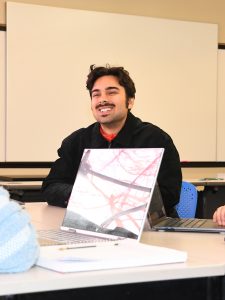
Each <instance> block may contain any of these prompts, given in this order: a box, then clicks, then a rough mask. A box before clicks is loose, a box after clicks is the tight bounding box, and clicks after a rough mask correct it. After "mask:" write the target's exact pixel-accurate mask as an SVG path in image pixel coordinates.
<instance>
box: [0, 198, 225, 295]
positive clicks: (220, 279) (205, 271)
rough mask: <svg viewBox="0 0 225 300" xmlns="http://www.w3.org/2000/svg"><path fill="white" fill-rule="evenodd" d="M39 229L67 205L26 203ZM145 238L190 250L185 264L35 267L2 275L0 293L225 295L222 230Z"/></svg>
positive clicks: (54, 222)
mask: <svg viewBox="0 0 225 300" xmlns="http://www.w3.org/2000/svg"><path fill="white" fill-rule="evenodd" d="M25 209H26V210H27V212H28V213H29V214H30V215H31V220H32V223H33V224H34V225H35V227H36V229H50V228H58V227H59V225H60V224H61V222H62V219H63V216H64V213H65V209H63V208H59V207H54V206H49V205H47V204H46V203H45V202H42V203H26V204H25ZM141 242H143V243H148V244H151V245H156V246H162V247H170V248H173V249H177V250H183V251H187V252H188V260H187V262H185V263H176V264H165V265H158V266H146V267H135V268H134V267H132V268H123V269H111V270H99V271H89V272H74V273H67V274H60V273H57V272H54V271H50V270H46V269H43V268H40V267H37V266H35V267H33V268H31V269H30V270H29V271H27V272H24V273H20V274H1V275H0V295H8V294H10V295H12V294H16V295H17V298H16V299H43V298H46V299H57V298H58V297H59V298H61V297H64V296H65V297H66V299H70V298H71V299H72V298H73V299H76V297H78V298H79V297H82V299H91V298H93V297H94V298H95V299H115V297H116V298H117V299H146V297H147V298H148V299H157V300H158V299H181V298H182V299H190V298H191V299H192V300H194V299H206V298H207V299H213V300H217V299H218V300H222V299H225V279H224V278H225V277H224V276H225V242H224V235H222V234H208V233H203V234H200V233H174V232H172V233H171V232H170V233H169V232H152V231H148V232H145V233H144V234H143V237H142V239H141Z"/></svg>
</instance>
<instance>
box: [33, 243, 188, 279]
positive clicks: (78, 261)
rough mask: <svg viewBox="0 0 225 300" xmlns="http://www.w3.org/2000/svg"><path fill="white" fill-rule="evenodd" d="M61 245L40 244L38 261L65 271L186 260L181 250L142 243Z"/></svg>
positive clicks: (38, 263) (40, 264) (55, 269)
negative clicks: (73, 247)
mask: <svg viewBox="0 0 225 300" xmlns="http://www.w3.org/2000/svg"><path fill="white" fill-rule="evenodd" d="M60 249H61V248H60V247H56V246H54V247H52V246H50V247H48V246H47V247H42V248H41V253H40V257H39V259H38V262H37V265H38V266H40V267H43V268H47V269H50V270H54V271H58V272H61V273H65V272H81V271H92V270H104V269H112V268H113V269H114V268H127V267H138V266H150V265H158V264H169V263H182V262H185V261H186V260H187V253H186V252H184V251H178V250H174V249H170V248H165V247H158V246H151V245H145V244H141V243H132V244H129V243H128V244H126V243H125V244H119V245H118V246H97V247H93V248H83V249H70V250H60Z"/></svg>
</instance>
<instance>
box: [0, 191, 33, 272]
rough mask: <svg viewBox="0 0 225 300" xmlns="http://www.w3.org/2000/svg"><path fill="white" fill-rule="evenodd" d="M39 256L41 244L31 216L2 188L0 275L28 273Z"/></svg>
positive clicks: (0, 195) (0, 197)
mask: <svg viewBox="0 0 225 300" xmlns="http://www.w3.org/2000/svg"><path fill="white" fill-rule="evenodd" d="M38 256H39V244H38V241H37V237H36V232H35V229H34V228H33V226H32V225H31V223H30V217H29V215H28V214H27V213H26V212H25V211H24V210H23V208H22V207H21V205H19V204H18V203H16V202H15V201H11V200H10V197H9V193H8V191H7V190H5V189H4V188H3V187H0V273H15V272H23V271H26V270H28V269H29V268H31V267H32V266H33V265H34V264H35V263H36V261H37V258H38Z"/></svg>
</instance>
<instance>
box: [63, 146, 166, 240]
mask: <svg viewBox="0 0 225 300" xmlns="http://www.w3.org/2000/svg"><path fill="white" fill-rule="evenodd" d="M162 156H163V149H162V148H138V149H136V148H135V149H132V148H131V149H85V150H84V153H83V156H82V159H81V163H80V167H79V170H78V173H77V176H76V179H75V182H74V186H73V189H72V193H71V196H70V200H69V203H68V207H67V211H66V215H65V218H64V221H63V227H68V228H74V229H80V230H85V231H91V232H98V233H106V234H112V235H116V236H122V237H129V238H134V239H138V238H139V237H140V234H141V231H142V229H143V226H144V221H145V218H146V215H147V211H148V208H149V204H150V199H151V195H152V192H153V190H154V186H155V183H156V179H157V175H158V171H159V167H160V163H161V160H162Z"/></svg>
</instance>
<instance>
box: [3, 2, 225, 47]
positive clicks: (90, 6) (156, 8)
mask: <svg viewBox="0 0 225 300" xmlns="http://www.w3.org/2000/svg"><path fill="white" fill-rule="evenodd" d="M5 2H6V0H0V24H3V25H4V24H6V12H5ZM14 2H24V3H35V4H41V5H49V6H59V7H68V8H76V9H86V10H95V11H105V12H116V13H125V14H132V15H142V16H151V17H159V18H169V19H176V20H186V21H197V22H206V23H215V24H218V25H219V39H218V41H219V43H221V44H225V15H224V12H225V1H224V0H216V1H215V0H120V1H115V0H14ZM40 21H41V20H40Z"/></svg>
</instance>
